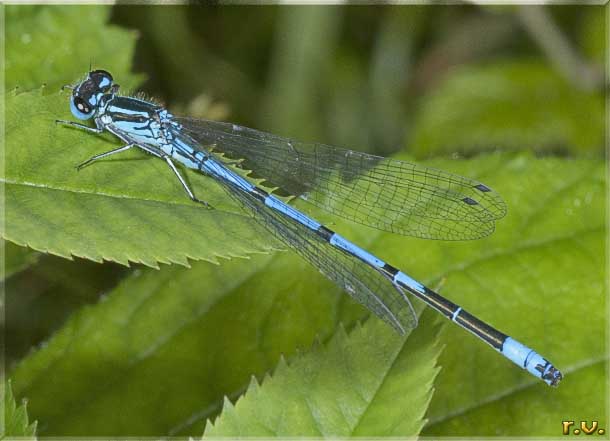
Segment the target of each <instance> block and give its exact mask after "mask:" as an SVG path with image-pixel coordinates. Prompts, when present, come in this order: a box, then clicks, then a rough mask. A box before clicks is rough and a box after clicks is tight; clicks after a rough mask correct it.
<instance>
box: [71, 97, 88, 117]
mask: <svg viewBox="0 0 610 441" xmlns="http://www.w3.org/2000/svg"><path fill="white" fill-rule="evenodd" d="M74 107H76V110H78V111H79V112H81V113H84V114H85V115H87V114H89V113H91V106H90V105H89V103H88V102H87V101H85V100H84V99H82V98H81V97H79V96H75V97H74Z"/></svg>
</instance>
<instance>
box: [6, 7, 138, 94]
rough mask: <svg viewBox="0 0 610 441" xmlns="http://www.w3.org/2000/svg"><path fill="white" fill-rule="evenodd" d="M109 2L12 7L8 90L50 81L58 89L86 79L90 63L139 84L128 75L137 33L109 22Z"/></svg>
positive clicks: (8, 10) (126, 82) (8, 19)
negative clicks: (84, 77)
mask: <svg viewBox="0 0 610 441" xmlns="http://www.w3.org/2000/svg"><path fill="white" fill-rule="evenodd" d="M111 9H112V8H111V6H106V5H69V6H68V5H54V6H48V5H45V6H43V5H36V6H34V5H8V6H5V14H6V15H5V23H6V61H5V82H6V83H5V84H6V86H5V87H6V90H11V89H14V88H15V87H19V88H20V89H21V90H30V89H34V88H38V87H40V86H41V85H42V84H46V85H47V88H48V90H50V91H52V92H55V91H56V90H58V89H59V88H60V87H61V86H63V85H65V84H73V82H74V81H75V80H76V79H78V78H81V77H82V76H83V75H84V74H85V73H87V70H88V69H89V65H90V63H91V66H92V67H93V68H102V69H105V70H108V71H110V72H112V73H113V74H114V75H115V76H116V78H117V79H118V78H121V80H120V84H121V85H122V86H123V87H127V88H131V87H135V86H136V85H137V84H138V82H139V78H141V77H138V76H134V75H133V74H130V73H129V70H130V68H131V60H132V58H133V53H134V48H135V43H136V33H135V32H133V31H126V30H124V29H120V28H119V27H117V26H112V25H109V24H108V19H109V17H110V11H111Z"/></svg>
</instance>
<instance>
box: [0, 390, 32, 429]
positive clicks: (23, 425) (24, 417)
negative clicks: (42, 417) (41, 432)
mask: <svg viewBox="0 0 610 441" xmlns="http://www.w3.org/2000/svg"><path fill="white" fill-rule="evenodd" d="M2 389H3V390H2V395H3V397H2V400H3V402H4V406H3V407H4V419H3V421H2V422H3V426H2V427H1V428H0V429H1V430H0V439H4V438H6V437H9V438H15V437H28V438H32V439H36V421H34V422H33V423H31V424H30V422H29V418H28V411H27V408H26V402H25V400H24V401H23V403H22V404H21V405H20V406H17V403H16V402H15V397H14V396H13V390H12V388H11V381H10V380H8V381H6V382H5V383H4V387H3V388H2Z"/></svg>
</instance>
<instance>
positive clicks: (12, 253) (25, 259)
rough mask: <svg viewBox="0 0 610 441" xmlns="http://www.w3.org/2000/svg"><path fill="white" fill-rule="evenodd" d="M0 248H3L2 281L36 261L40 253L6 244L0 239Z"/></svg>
mask: <svg viewBox="0 0 610 441" xmlns="http://www.w3.org/2000/svg"><path fill="white" fill-rule="evenodd" d="M0 247H3V248H4V259H3V261H4V263H3V265H4V268H3V269H4V273H3V274H4V275H3V279H6V278H9V277H11V276H12V275H13V274H16V273H18V272H20V271H23V270H24V269H26V268H28V267H29V266H31V265H33V264H34V263H36V262H37V261H38V258H39V257H40V253H37V252H36V251H34V250H32V249H29V248H25V247H19V246H17V245H15V244H13V243H11V242H6V241H4V240H1V239H0Z"/></svg>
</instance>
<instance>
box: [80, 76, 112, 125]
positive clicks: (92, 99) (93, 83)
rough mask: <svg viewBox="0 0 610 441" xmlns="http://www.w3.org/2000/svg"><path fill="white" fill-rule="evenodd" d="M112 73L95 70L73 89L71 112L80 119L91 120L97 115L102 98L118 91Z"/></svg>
mask: <svg viewBox="0 0 610 441" xmlns="http://www.w3.org/2000/svg"><path fill="white" fill-rule="evenodd" d="M113 81H114V80H113V78H112V75H111V74H110V72H107V71H105V70H93V71H91V72H89V73H88V74H87V78H85V79H84V80H83V81H81V82H80V83H79V84H78V85H77V86H76V87H74V88H73V89H72V98H71V99H70V110H71V111H72V114H73V115H74V116H75V117H77V118H78V119H89V118H91V117H92V116H93V115H94V114H95V110H96V109H97V106H98V104H99V103H100V100H101V98H102V96H104V95H105V94H106V93H108V92H109V91H111V90H112V93H113V92H114V91H115V90H116V89H118V86H117V85H115V84H113Z"/></svg>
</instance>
